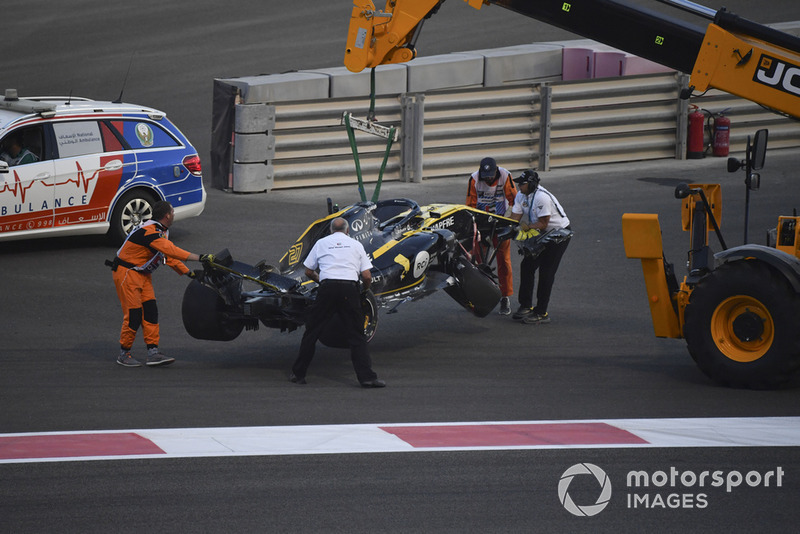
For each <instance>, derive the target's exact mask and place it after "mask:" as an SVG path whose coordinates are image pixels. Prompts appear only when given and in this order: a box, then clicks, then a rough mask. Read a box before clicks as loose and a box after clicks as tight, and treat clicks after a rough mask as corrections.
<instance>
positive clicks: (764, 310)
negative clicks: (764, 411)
mask: <svg viewBox="0 0 800 534" xmlns="http://www.w3.org/2000/svg"><path fill="white" fill-rule="evenodd" d="M798 317H800V296H798V295H797V293H796V292H795V291H794V289H793V288H792V287H791V285H790V284H789V283H788V281H787V280H786V279H785V278H784V277H783V276H782V275H781V274H780V273H778V272H777V271H775V270H774V269H772V268H770V267H769V266H768V265H767V264H765V263H763V262H760V261H758V260H741V261H735V262H731V263H727V264H724V265H722V266H720V267H719V268H718V269H716V270H714V271H712V272H711V273H710V274H708V275H707V276H706V277H705V278H703V279H702V280H701V281H700V282H699V283H698V284H697V286H695V288H694V290H693V291H692V294H691V296H690V298H689V304H688V305H687V306H686V310H685V323H684V328H683V334H684V337H685V338H686V343H687V345H688V348H689V353H690V354H691V356H692V358H693V359H694V361H695V362H696V363H697V365H698V367H699V368H700V370H702V371H703V373H705V374H706V375H707V376H708V377H709V378H711V379H713V380H715V381H716V382H719V383H721V384H724V385H727V386H732V387H745V388H753V389H771V388H775V387H778V386H780V385H782V384H784V383H785V382H787V381H788V380H789V379H790V378H791V377H792V375H793V374H794V373H795V372H796V371H797V369H798V368H800V328H798Z"/></svg>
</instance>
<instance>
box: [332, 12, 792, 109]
mask: <svg viewBox="0 0 800 534" xmlns="http://www.w3.org/2000/svg"><path fill="white" fill-rule="evenodd" d="M464 1H465V2H467V3H468V4H469V5H470V6H472V7H473V8H475V9H480V8H481V7H482V5H483V4H488V5H491V4H494V5H497V6H500V7H503V8H505V9H509V10H511V11H514V12H516V13H519V14H521V15H524V16H526V17H530V18H533V19H536V20H540V21H542V22H545V23H547V24H550V25H553V26H557V27H559V28H562V29H564V30H567V31H570V32H572V33H575V34H578V35H581V36H583V37H586V38H590V39H594V40H595V41H598V42H601V43H604V44H607V45H609V46H613V47H614V48H618V49H620V50H624V51H626V52H629V53H631V54H635V55H637V56H640V57H643V58H645V59H649V60H651V61H654V62H656V63H659V64H661V65H665V66H667V67H670V68H673V69H675V70H678V71H681V72H685V73H687V74H690V75H691V82H690V83H691V85H692V87H693V88H694V89H696V90H697V91H701V92H702V91H705V90H707V89H709V88H715V89H720V90H723V91H727V92H729V93H731V94H734V95H737V96H740V97H742V98H747V99H749V100H752V101H754V102H757V103H759V104H762V105H764V106H766V107H769V108H772V109H775V110H777V111H780V112H783V113H786V114H788V115H791V116H793V117H796V118H800V39H798V38H797V37H794V36H791V35H788V34H786V33H783V32H780V31H777V30H774V29H772V28H769V27H767V26H764V25H761V24H758V23H755V22H752V21H748V20H746V19H742V18H740V17H738V16H737V15H734V14H731V13H728V12H726V11H725V10H724V9H723V10H720V11H718V12H717V13H716V15H715V16H714V21H713V22H711V23H709V24H707V25H706V26H702V25H696V24H692V23H688V22H685V21H683V20H679V19H677V18H673V17H670V16H667V15H664V14H662V13H659V12H656V11H652V10H648V9H645V8H642V7H639V6H634V5H630V4H626V3H624V2H622V1H620V0H464ZM443 2H444V0H387V1H386V5H385V8H384V10H378V9H376V8H375V4H374V3H373V2H372V0H354V5H353V11H352V14H351V18H350V27H349V30H348V36H347V47H346V51H345V58H344V64H345V66H346V67H347V68H348V69H349V70H351V71H353V72H360V71H361V70H363V69H365V68H374V67H377V66H378V65H382V64H386V63H401V62H406V61H410V60H412V59H414V57H415V55H416V50H415V47H414V40H415V39H416V36H417V35H418V33H419V31H420V28H421V25H422V23H423V22H424V20H425V19H427V18H429V17H431V16H432V15H434V14H435V13H436V12H437V11H438V9H439V7H440V6H441V4H442V3H443ZM687 3H688V2H687ZM695 6H696V4H695ZM697 7H699V8H702V6H697ZM709 11H710V10H709Z"/></svg>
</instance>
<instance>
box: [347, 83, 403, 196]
mask: <svg viewBox="0 0 800 534" xmlns="http://www.w3.org/2000/svg"><path fill="white" fill-rule="evenodd" d="M369 81H370V95H369V96H370V104H369V112H368V113H367V119H366V120H362V119H356V118H355V117H353V115H352V114H350V113H348V112H347V111H345V112H344V114H343V115H342V124H344V125H345V128H346V129H347V137H348V139H349V140H350V150H351V151H352V152H353V160H354V161H355V164H356V176H357V177H358V192H359V195H360V196H361V201H362V202H364V201H366V200H367V194H366V191H365V190H364V179H363V176H362V173H361V159H360V158H359V156H358V146H357V145H356V135H355V130H356V129H358V130H361V131H363V132H367V133H370V134H373V135H377V136H378V137H385V138H386V139H387V142H386V152H384V154H383V163H381V169H380V172H379V173H378V182H377V184H376V185H375V191H374V192H373V194H372V202H377V201H378V196H379V195H380V192H381V183H382V182H383V173H384V171H385V170H386V163H387V162H388V161H389V154H390V152H391V150H392V143H394V142H395V141H397V129H396V128H395V127H394V126H391V127H386V126H381V125H380V124H377V122H376V120H375V69H374V68H373V69H371V70H370V77H369Z"/></svg>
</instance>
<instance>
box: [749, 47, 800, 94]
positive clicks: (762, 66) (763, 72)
mask: <svg viewBox="0 0 800 534" xmlns="http://www.w3.org/2000/svg"><path fill="white" fill-rule="evenodd" d="M753 80H754V81H756V82H758V83H761V84H764V85H767V86H769V87H774V88H775V89H778V90H780V91H784V92H786V93H791V94H793V95H797V96H800V67H798V66H797V65H792V64H791V63H786V62H785V61H782V60H780V59H777V58H774V57H770V56H767V55H762V56H761V60H760V61H759V62H758V68H756V74H755V76H754V77H753Z"/></svg>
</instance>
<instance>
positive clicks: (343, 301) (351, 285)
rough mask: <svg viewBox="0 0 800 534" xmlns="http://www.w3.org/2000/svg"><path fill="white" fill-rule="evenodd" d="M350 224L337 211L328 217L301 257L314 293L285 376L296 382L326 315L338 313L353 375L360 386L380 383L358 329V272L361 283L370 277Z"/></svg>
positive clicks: (301, 376) (303, 376) (361, 327)
mask: <svg viewBox="0 0 800 534" xmlns="http://www.w3.org/2000/svg"><path fill="white" fill-rule="evenodd" d="M349 226H350V225H349V224H348V223H347V221H346V220H345V219H342V218H341V217H337V218H335V219H334V220H333V221H331V233H330V235H328V236H326V237H323V238H322V239H320V240H319V241H317V242H316V243H315V244H314V247H313V248H312V249H311V252H309V253H308V257H307V258H306V260H305V261H304V262H303V265H304V266H305V268H306V276H307V277H308V278H310V279H311V280H314V281H315V282H318V283H319V288H318V289H317V298H316V300H315V301H314V304H312V305H311V306H310V307H309V309H308V313H307V316H306V330H305V333H303V340H302V341H301V342H300V354H299V355H298V356H297V360H295V362H294V365H293V366H292V374H291V376H290V377H289V379H290V380H291V381H292V382H294V383H296V384H305V383H306V372H307V371H308V366H309V365H310V364H311V360H312V359H313V358H314V350H315V348H316V344H317V339H319V336H320V334H321V333H322V331H323V329H324V328H325V324H326V323H327V321H328V320H329V319H330V318H331V317H333V315H335V314H336V313H339V314H340V315H341V317H342V319H343V321H344V327H345V330H346V334H347V338H348V342H349V344H350V358H351V360H352V361H353V368H354V369H355V371H356V377H357V378H358V382H359V383H360V384H361V386H362V387H365V388H382V387H384V386H386V383H385V382H384V381H383V380H378V375H377V374H375V372H374V371H373V370H372V360H371V359H370V357H369V351H368V350H367V338H366V335H365V334H364V312H363V310H362V309H361V292H360V291H359V286H358V279H359V276H360V277H361V280H362V281H363V282H364V289H365V290H366V289H369V286H370V284H371V283H372V274H371V273H370V269H371V268H372V262H371V261H370V259H369V256H367V253H366V251H365V250H364V246H363V245H362V244H361V243H359V242H358V241H356V240H355V239H353V238H351V237H350V236H349V235H348V233H349V231H350V227H349Z"/></svg>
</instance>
